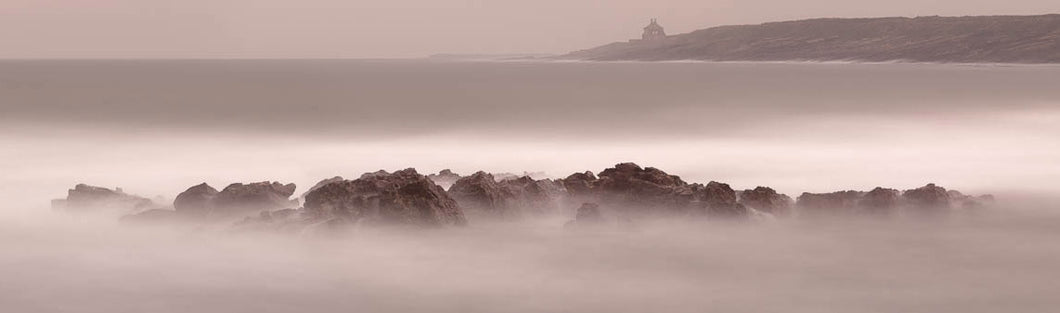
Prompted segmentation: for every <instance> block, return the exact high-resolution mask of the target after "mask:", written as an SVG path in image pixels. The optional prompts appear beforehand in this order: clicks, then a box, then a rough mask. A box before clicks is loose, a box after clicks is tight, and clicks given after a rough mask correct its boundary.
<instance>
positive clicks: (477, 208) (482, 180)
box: [449, 171, 566, 218]
mask: <svg viewBox="0 0 1060 313" xmlns="http://www.w3.org/2000/svg"><path fill="white" fill-rule="evenodd" d="M449 195H451V196H452V197H453V199H456V200H457V202H459V203H460V205H461V207H462V208H464V209H465V210H466V211H467V213H468V214H480V213H481V214H482V215H485V216H489V217H499V218H519V217H523V216H526V215H541V214H544V213H548V212H551V211H554V210H556V209H557V208H558V204H559V201H560V199H563V198H564V197H565V196H566V189H564V187H563V185H562V184H561V183H558V182H555V181H552V180H550V179H542V180H534V179H533V178H530V177H529V176H523V177H516V178H510V179H505V180H501V181H499V182H498V181H497V180H496V179H495V177H494V176H493V175H492V174H489V173H486V172H481V171H480V172H477V173H475V174H472V175H471V176H467V177H463V178H461V179H460V180H457V181H456V183H454V184H453V186H452V187H450V188H449Z"/></svg>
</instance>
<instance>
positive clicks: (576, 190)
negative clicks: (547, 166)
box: [559, 171, 598, 198]
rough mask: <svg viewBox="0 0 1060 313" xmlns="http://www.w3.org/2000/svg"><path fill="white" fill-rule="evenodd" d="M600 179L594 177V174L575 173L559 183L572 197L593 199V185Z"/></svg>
mask: <svg viewBox="0 0 1060 313" xmlns="http://www.w3.org/2000/svg"><path fill="white" fill-rule="evenodd" d="M597 179H598V178H596V175H593V172H589V171H586V172H585V173H574V174H571V175H570V176H567V178H564V179H561V180H559V183H560V184H561V185H563V188H564V189H566V190H567V193H568V194H570V195H571V196H572V197H579V198H585V197H592V195H593V183H594V182H596V180H597Z"/></svg>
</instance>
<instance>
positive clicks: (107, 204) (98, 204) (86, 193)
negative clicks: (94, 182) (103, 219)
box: [52, 184, 158, 213]
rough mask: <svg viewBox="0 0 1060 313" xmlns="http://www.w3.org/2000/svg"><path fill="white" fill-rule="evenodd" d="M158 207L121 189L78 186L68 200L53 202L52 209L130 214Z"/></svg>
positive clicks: (148, 200)
mask: <svg viewBox="0 0 1060 313" xmlns="http://www.w3.org/2000/svg"><path fill="white" fill-rule="evenodd" d="M156 207H158V205H157V204H155V202H154V201H151V199H148V198H144V197H140V196H136V195H130V194H127V193H125V192H124V191H122V189H121V188H115V189H113V190H112V189H108V188H104V187H96V186H89V185H85V184H77V185H76V186H74V189H70V190H68V191H67V195H66V199H56V200H52V208H53V209H55V210H63V211H68V212H94V211H117V213H130V212H140V211H145V210H150V209H154V208H156Z"/></svg>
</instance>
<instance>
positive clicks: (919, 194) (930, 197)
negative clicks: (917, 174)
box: [902, 184, 951, 211]
mask: <svg viewBox="0 0 1060 313" xmlns="http://www.w3.org/2000/svg"><path fill="white" fill-rule="evenodd" d="M902 198H903V199H904V200H905V201H906V203H907V204H908V205H909V206H911V207H912V208H915V209H921V210H930V211H939V210H947V209H950V207H951V204H950V194H949V192H947V191H946V188H942V187H939V186H936V185H935V184H927V186H924V187H920V188H916V189H911V190H906V191H905V192H904V193H902Z"/></svg>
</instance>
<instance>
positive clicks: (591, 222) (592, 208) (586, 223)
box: [563, 202, 607, 228]
mask: <svg viewBox="0 0 1060 313" xmlns="http://www.w3.org/2000/svg"><path fill="white" fill-rule="evenodd" d="M606 222H607V220H605V219H604V216H603V214H602V213H601V212H600V205H598V204H596V203H589V202H586V203H582V205H581V206H580V207H578V211H577V213H576V214H575V216H574V220H572V221H570V222H567V223H566V224H564V225H563V226H564V227H568V228H572V227H596V226H601V225H604V224H605V223H606Z"/></svg>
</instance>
